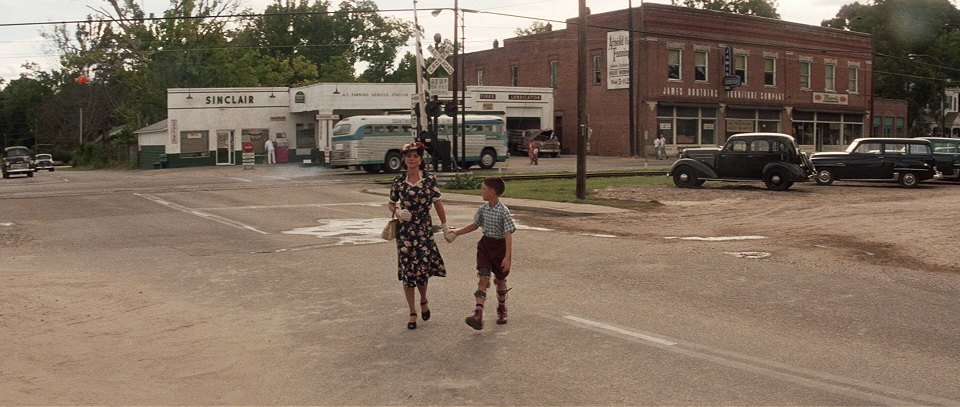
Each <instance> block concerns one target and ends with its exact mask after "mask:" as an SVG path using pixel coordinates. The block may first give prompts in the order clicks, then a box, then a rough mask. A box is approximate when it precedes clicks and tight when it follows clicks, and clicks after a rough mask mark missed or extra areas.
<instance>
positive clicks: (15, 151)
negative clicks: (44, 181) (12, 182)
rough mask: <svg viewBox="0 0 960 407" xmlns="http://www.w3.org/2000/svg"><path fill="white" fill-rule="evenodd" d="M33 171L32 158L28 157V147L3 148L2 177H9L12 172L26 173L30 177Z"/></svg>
mask: <svg viewBox="0 0 960 407" xmlns="http://www.w3.org/2000/svg"><path fill="white" fill-rule="evenodd" d="M33 173H34V167H33V160H32V159H30V149H29V148H26V147H24V146H12V147H7V148H5V149H3V178H10V176H11V175H13V174H26V176H28V177H32V176H33Z"/></svg>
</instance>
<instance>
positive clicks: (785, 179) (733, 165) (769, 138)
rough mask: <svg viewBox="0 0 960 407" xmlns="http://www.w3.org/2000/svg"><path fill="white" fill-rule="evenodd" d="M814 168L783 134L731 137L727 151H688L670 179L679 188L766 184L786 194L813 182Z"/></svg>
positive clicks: (793, 141) (794, 144) (677, 162)
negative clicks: (708, 183) (715, 183)
mask: <svg viewBox="0 0 960 407" xmlns="http://www.w3.org/2000/svg"><path fill="white" fill-rule="evenodd" d="M813 175H814V172H813V164H812V163H811V162H810V159H809V158H807V155H806V153H802V152H800V148H799V147H797V142H796V140H794V139H793V137H792V136H790V135H787V134H782V133H743V134H736V135H733V136H730V137H729V138H728V139H727V142H726V143H725V144H724V145H723V147H712V148H688V149H684V150H683V151H682V152H681V153H680V158H679V159H678V160H677V161H676V162H674V163H673V167H672V168H671V169H670V176H672V177H673V183H674V185H676V186H677V187H679V188H690V187H697V186H701V185H703V183H704V182H705V181H708V180H709V181H763V183H764V185H766V187H767V189H771V190H775V191H785V190H787V189H790V187H791V186H793V184H794V183H795V182H805V181H810V180H812V179H813Z"/></svg>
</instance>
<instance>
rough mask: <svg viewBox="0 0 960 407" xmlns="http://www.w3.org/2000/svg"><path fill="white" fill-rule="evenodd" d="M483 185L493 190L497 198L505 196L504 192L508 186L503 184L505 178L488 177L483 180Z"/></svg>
mask: <svg viewBox="0 0 960 407" xmlns="http://www.w3.org/2000/svg"><path fill="white" fill-rule="evenodd" d="M483 185H486V186H488V187H490V188H491V189H493V192H496V193H497V196H500V195H503V191H505V190H506V189H507V186H506V185H504V184H503V178H500V177H486V178H484V179H483Z"/></svg>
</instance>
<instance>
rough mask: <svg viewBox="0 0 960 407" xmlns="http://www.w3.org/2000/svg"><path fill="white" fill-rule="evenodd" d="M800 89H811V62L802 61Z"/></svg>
mask: <svg viewBox="0 0 960 407" xmlns="http://www.w3.org/2000/svg"><path fill="white" fill-rule="evenodd" d="M800 89H810V61H800Z"/></svg>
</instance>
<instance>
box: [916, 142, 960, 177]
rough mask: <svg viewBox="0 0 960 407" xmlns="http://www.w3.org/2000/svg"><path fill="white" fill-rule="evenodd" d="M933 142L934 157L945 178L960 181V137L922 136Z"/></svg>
mask: <svg viewBox="0 0 960 407" xmlns="http://www.w3.org/2000/svg"><path fill="white" fill-rule="evenodd" d="M920 138H922V139H924V140H928V141H930V143H931V144H933V159H934V160H935V161H936V162H937V170H939V171H940V173H941V174H943V179H944V180H949V181H960V139H956V138H944V137H920Z"/></svg>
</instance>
